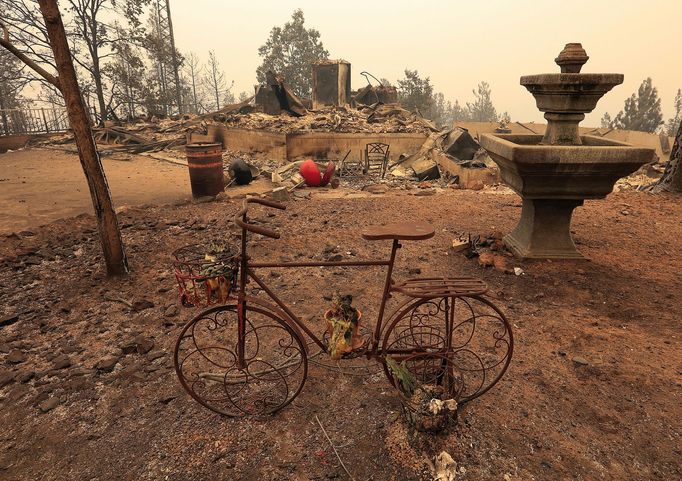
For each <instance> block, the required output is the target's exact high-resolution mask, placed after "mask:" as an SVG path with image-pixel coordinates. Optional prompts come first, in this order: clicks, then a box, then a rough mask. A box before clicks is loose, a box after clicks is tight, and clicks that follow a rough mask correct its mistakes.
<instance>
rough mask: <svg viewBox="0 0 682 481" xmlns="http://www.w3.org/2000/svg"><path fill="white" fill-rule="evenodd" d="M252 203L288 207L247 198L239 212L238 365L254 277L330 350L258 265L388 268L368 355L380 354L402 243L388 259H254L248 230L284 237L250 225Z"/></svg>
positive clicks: (293, 319) (292, 319)
mask: <svg viewBox="0 0 682 481" xmlns="http://www.w3.org/2000/svg"><path fill="white" fill-rule="evenodd" d="M249 203H256V204H261V205H265V206H268V207H273V208H276V209H282V210H283V209H285V208H286V207H285V206H284V205H282V204H279V203H277V202H273V201H269V200H264V199H257V198H247V199H246V200H245V201H244V207H243V208H242V210H240V211H239V212H237V214H236V215H235V223H236V224H237V225H239V226H240V227H241V228H242V235H241V253H240V255H239V262H240V273H239V293H238V297H237V304H238V311H237V317H238V329H239V334H238V339H239V346H238V351H239V354H238V357H239V362H238V365H239V367H243V347H244V332H245V328H246V323H245V321H244V313H245V311H246V298H247V295H246V284H247V282H248V279H253V280H254V281H255V282H256V284H258V286H259V287H260V288H261V289H262V290H263V291H264V292H265V293H266V294H267V295H268V296H269V297H270V299H272V300H273V301H274V302H275V304H277V306H278V307H279V308H280V309H282V311H284V313H286V315H287V316H288V317H289V319H285V320H284V321H289V322H293V323H294V325H293V326H291V327H293V328H294V330H296V328H298V329H300V330H301V331H303V332H305V334H306V335H307V336H308V337H309V338H310V339H311V340H312V341H313V342H315V344H317V345H318V346H320V348H321V349H322V350H323V351H325V352H326V350H327V346H326V344H325V343H324V342H323V340H322V339H320V338H319V337H318V336H317V335H315V333H313V332H312V331H311V330H310V329H309V328H308V326H306V325H305V323H303V321H302V320H301V319H300V318H299V317H298V316H297V315H296V314H295V313H294V312H293V311H292V310H291V309H290V308H289V307H288V306H287V305H286V303H285V302H284V301H282V300H281V299H280V298H279V297H277V294H275V293H274V292H273V291H272V289H270V288H269V287H268V286H267V285H266V284H265V282H263V280H262V279H261V278H260V277H258V276H257V275H256V274H255V273H254V271H253V269H254V268H275V269H276V268H294V267H372V266H377V267H388V270H387V272H386V280H385V282H384V293H383V296H382V299H381V306H380V307H379V316H378V319H377V324H376V327H375V330H374V334H373V336H372V340H371V341H372V342H371V346H370V349H369V350H368V352H367V357H368V358H369V357H376V356H377V351H378V348H379V339H380V336H381V328H382V323H383V317H384V312H385V309H386V302H387V301H388V299H389V298H390V297H391V296H390V293H391V291H392V287H391V285H392V275H393V266H394V264H395V257H396V253H397V251H398V249H399V248H400V247H401V245H400V242H398V240H394V241H393V245H392V247H391V255H390V258H389V259H387V260H358V261H325V262H250V257H249V255H248V253H247V251H246V248H247V232H254V233H257V234H261V235H264V236H266V237H271V238H273V239H278V238H279V237H280V235H279V233H278V232H275V231H273V230H271V229H267V228H265V227H260V226H255V225H253V224H249V222H248V217H247V215H246V214H247V205H248V204H249Z"/></svg>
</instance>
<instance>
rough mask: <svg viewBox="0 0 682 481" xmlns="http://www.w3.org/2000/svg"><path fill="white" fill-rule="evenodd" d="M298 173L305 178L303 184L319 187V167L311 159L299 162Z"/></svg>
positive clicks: (320, 175) (320, 181) (320, 177)
mask: <svg viewBox="0 0 682 481" xmlns="http://www.w3.org/2000/svg"><path fill="white" fill-rule="evenodd" d="M298 173H299V174H301V177H303V179H304V180H305V185H307V186H308V187H319V186H320V184H321V183H322V174H321V173H320V168H319V167H318V166H317V164H316V163H315V162H313V160H312V159H308V160H306V161H305V162H303V163H302V164H301V167H299V169H298Z"/></svg>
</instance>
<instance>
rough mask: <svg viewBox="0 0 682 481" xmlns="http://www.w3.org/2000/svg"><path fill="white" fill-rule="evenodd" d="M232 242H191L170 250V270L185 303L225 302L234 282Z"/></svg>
mask: <svg viewBox="0 0 682 481" xmlns="http://www.w3.org/2000/svg"><path fill="white" fill-rule="evenodd" d="M237 252H238V251H237V250H236V249H234V248H233V247H232V246H229V245H227V244H219V243H208V244H192V245H188V246H185V247H181V248H179V249H178V250H176V251H175V252H173V270H174V274H175V279H176V281H177V283H178V294H179V297H180V302H181V303H182V305H183V306H185V307H208V306H212V305H215V304H223V303H225V302H226V301H227V300H228V299H229V297H230V293H231V292H232V290H233V289H235V287H236V285H237V277H238V274H239V255H238V253H237Z"/></svg>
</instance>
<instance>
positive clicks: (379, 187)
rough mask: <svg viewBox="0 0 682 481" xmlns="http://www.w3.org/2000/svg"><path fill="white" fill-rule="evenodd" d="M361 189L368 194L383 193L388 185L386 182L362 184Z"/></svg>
mask: <svg viewBox="0 0 682 481" xmlns="http://www.w3.org/2000/svg"><path fill="white" fill-rule="evenodd" d="M362 190H364V191H365V192H369V193H370V194H385V193H386V192H388V186H387V185H386V184H370V185H366V186H364V187H363V188H362Z"/></svg>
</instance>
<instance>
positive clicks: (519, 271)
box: [514, 267, 525, 276]
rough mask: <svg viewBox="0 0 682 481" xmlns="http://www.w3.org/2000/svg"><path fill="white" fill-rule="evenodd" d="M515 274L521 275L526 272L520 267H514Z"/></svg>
mask: <svg viewBox="0 0 682 481" xmlns="http://www.w3.org/2000/svg"><path fill="white" fill-rule="evenodd" d="M514 274H516V275H517V276H520V275H521V274H525V272H524V271H523V269H521V268H520V267H514Z"/></svg>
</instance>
